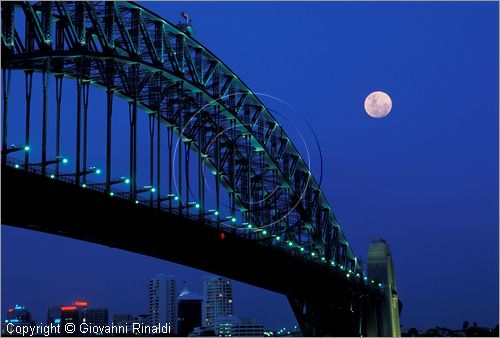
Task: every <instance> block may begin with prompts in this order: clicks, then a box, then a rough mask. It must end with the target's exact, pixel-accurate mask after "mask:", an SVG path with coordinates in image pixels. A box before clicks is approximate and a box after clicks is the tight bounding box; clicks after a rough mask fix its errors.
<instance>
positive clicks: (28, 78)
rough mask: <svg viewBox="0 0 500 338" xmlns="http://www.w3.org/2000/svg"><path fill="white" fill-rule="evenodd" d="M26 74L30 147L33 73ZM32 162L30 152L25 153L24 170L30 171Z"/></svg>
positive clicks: (28, 144)
mask: <svg viewBox="0 0 500 338" xmlns="http://www.w3.org/2000/svg"><path fill="white" fill-rule="evenodd" d="M24 73H25V80H26V127H25V133H26V134H25V141H24V144H25V146H28V147H29V146H30V120H31V93H32V89H33V71H32V70H27V71H25V72H24ZM29 162H30V152H29V151H26V152H25V153H24V169H25V170H28V168H29Z"/></svg>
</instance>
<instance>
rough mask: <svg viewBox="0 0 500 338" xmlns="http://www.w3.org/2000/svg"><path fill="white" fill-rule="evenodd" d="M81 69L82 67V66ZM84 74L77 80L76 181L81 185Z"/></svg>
mask: <svg viewBox="0 0 500 338" xmlns="http://www.w3.org/2000/svg"><path fill="white" fill-rule="evenodd" d="M80 69H81V68H80ZM81 76H82V74H81V73H80V76H79V77H78V79H77V80H76V164H75V166H76V167H75V168H76V171H75V182H76V184H77V185H80V176H81V174H80V168H81V166H80V150H81V148H82V145H81V131H82V126H81V123H82V78H81Z"/></svg>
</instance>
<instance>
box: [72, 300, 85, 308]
mask: <svg viewBox="0 0 500 338" xmlns="http://www.w3.org/2000/svg"><path fill="white" fill-rule="evenodd" d="M75 305H76V306H83V307H87V305H88V303H87V302H84V301H79V300H77V301H76V302H75Z"/></svg>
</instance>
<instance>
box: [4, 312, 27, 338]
mask: <svg viewBox="0 0 500 338" xmlns="http://www.w3.org/2000/svg"><path fill="white" fill-rule="evenodd" d="M33 325H35V321H34V320H33V319H32V317H31V313H30V312H29V311H28V310H26V307H24V306H21V305H16V306H14V307H12V308H9V309H7V316H6V319H5V320H4V322H2V326H1V327H2V328H1V333H2V336H7V335H8V336H10V335H12V331H11V330H13V327H18V326H22V327H23V328H22V329H23V330H27V329H29V328H28V327H30V326H33Z"/></svg>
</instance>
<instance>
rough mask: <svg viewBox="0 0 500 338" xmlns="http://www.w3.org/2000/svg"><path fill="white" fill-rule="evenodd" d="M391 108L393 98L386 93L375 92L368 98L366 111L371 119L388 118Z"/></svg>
mask: <svg viewBox="0 0 500 338" xmlns="http://www.w3.org/2000/svg"><path fill="white" fill-rule="evenodd" d="M391 108H392V101H391V98H390V97H389V95H387V94H386V93H384V92H373V93H371V94H370V95H368V96H367V97H366V100H365V110H366V113H367V114H368V115H370V116H371V117H374V118H382V117H384V116H387V114H389V112H390V111H391Z"/></svg>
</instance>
